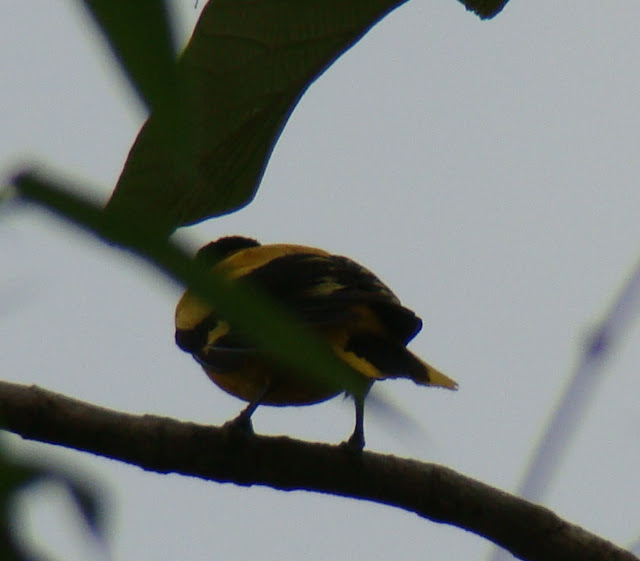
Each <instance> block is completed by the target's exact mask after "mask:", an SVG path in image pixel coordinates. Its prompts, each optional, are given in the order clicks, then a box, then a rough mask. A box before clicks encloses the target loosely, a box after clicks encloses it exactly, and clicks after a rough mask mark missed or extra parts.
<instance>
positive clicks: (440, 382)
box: [412, 353, 458, 390]
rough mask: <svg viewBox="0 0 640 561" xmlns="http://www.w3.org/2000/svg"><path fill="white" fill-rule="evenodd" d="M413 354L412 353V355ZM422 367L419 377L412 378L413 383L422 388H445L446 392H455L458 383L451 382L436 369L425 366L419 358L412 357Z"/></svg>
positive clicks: (428, 365)
mask: <svg viewBox="0 0 640 561" xmlns="http://www.w3.org/2000/svg"><path fill="white" fill-rule="evenodd" d="M412 354H413V353H412ZM413 356H414V357H415V358H416V360H417V361H418V362H419V363H420V366H421V367H422V368H421V370H422V372H421V375H420V376H413V380H414V382H416V383H417V384H421V385H424V386H438V387H440V388H447V389H448V390H457V389H458V382H456V381H455V380H452V379H451V378H449V376H447V375H446V374H443V373H442V372H440V370H438V369H437V368H434V367H433V366H431V365H430V364H427V363H426V362H425V361H424V360H422V359H421V358H419V357H417V356H415V355H413Z"/></svg>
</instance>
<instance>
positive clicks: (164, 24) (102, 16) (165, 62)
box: [82, 0, 177, 110]
mask: <svg viewBox="0 0 640 561" xmlns="http://www.w3.org/2000/svg"><path fill="white" fill-rule="evenodd" d="M82 3H83V4H84V5H85V7H86V8H87V10H88V11H89V13H90V14H91V16H92V17H93V19H94V20H95V22H96V24H97V25H98V28H99V29H100V31H101V32H102V34H103V35H104V37H105V39H106V40H107V42H108V43H109V46H110V47H111V49H112V51H113V53H114V55H115V57H116V58H117V59H118V61H119V63H120V65H121V66H122V69H123V71H124V73H125V75H126V76H127V78H128V79H129V81H130V82H131V85H132V86H133V88H134V89H135V90H136V91H137V93H138V95H139V96H140V98H141V99H142V101H143V102H144V103H145V104H146V105H147V107H148V108H149V110H151V109H152V108H154V107H162V106H165V105H172V104H173V103H174V102H175V97H176V91H175V89H176V71H175V63H176V56H177V54H176V52H175V47H174V41H173V37H172V34H171V26H170V22H169V17H168V10H167V6H166V3H165V2H164V0H136V1H135V2H131V1H130V0H82Z"/></svg>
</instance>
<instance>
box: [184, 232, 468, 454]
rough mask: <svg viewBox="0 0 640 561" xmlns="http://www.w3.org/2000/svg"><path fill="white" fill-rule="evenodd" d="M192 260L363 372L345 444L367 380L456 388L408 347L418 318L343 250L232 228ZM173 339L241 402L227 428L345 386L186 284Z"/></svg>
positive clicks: (356, 444)
mask: <svg viewBox="0 0 640 561" xmlns="http://www.w3.org/2000/svg"><path fill="white" fill-rule="evenodd" d="M195 259H196V261H198V262H200V263H203V264H204V265H205V267H206V268H207V269H209V270H212V271H214V272H217V273H220V274H222V275H223V276H224V277H226V278H227V279H228V280H230V281H231V282H234V281H237V280H240V279H241V280H242V281H243V282H244V281H246V282H249V283H254V284H255V285H256V286H257V287H259V288H260V289H262V290H263V291H264V292H265V293H266V294H267V295H269V296H271V297H272V298H273V299H274V300H275V301H276V302H277V303H279V304H280V305H281V306H282V307H283V308H284V309H286V310H288V311H289V312H291V313H292V314H293V315H294V316H295V317H296V318H297V320H298V321H300V322H301V323H302V324H303V325H305V326H307V327H309V328H310V329H311V330H312V331H313V332H315V333H316V334H317V335H318V336H319V337H321V338H322V339H323V340H324V341H325V342H326V343H328V346H329V348H330V349H331V351H332V352H333V353H334V354H335V355H336V356H337V358H338V359H340V360H341V361H343V362H344V363H345V364H347V365H348V366H349V367H351V368H352V370H354V371H355V372H356V373H357V375H358V376H360V377H361V378H362V381H363V382H364V387H365V391H364V392H362V393H361V394H360V393H359V394H357V395H356V394H355V393H354V394H353V395H352V397H353V399H354V402H355V416H356V421H355V427H354V430H353V434H352V435H351V437H350V438H349V439H348V440H347V441H346V442H345V444H346V445H347V446H348V447H349V448H352V449H355V450H362V449H363V448H364V444H365V439H364V401H365V398H366V395H367V393H368V391H369V389H370V388H371V386H372V385H373V383H374V382H376V381H378V380H384V379H388V378H407V379H410V380H413V381H414V382H415V383H416V384H418V385H424V386H436V387H442V388H447V389H450V390H456V389H457V388H458V384H457V383H456V382H455V381H454V380H453V379H451V378H449V377H448V376H446V375H445V374H443V373H442V372H441V371H439V370H437V369H436V368H434V367H433V366H431V365H430V364H428V363H426V362H425V361H423V360H422V359H421V358H419V357H418V356H416V355H415V354H414V353H413V352H411V351H410V350H409V349H408V348H407V344H408V343H409V342H410V341H411V340H412V339H413V338H414V337H415V336H416V334H417V333H418V332H419V331H420V329H421V328H422V320H421V319H420V318H419V317H418V316H417V315H416V314H415V313H414V312H413V311H411V310H410V309H409V308H406V307H404V306H403V305H402V304H401V303H400V300H399V299H398V297H397V296H396V295H395V294H394V293H393V292H392V291H391V289H390V288H389V287H388V286H387V285H386V284H384V283H383V282H382V281H381V280H380V279H379V278H378V277H377V276H376V275H375V274H374V273H372V272H371V271H370V270H369V269H367V268H365V267H364V266H362V265H360V264H358V263H356V262H355V261H353V260H352V259H350V258H348V257H343V256H341V255H334V254H331V253H329V252H327V251H325V250H323V249H319V248H315V247H308V246H305V245H296V244H283V243H276V244H264V245H262V244H260V242H258V241H257V240H255V239H253V238H248V237H244V236H237V235H236V236H225V237H222V238H220V239H218V240H216V241H213V242H210V243H208V244H206V245H205V246H203V247H202V248H201V249H200V250H199V251H198V252H197V254H196V257H195ZM175 340H176V343H177V345H178V347H180V349H182V350H183V351H185V352H187V353H190V354H191V355H192V356H193V358H194V359H195V360H196V361H197V362H198V363H199V364H200V366H201V367H202V368H203V370H204V371H205V373H206V374H207V376H208V377H209V378H210V379H211V380H212V381H213V382H214V383H215V384H216V385H218V386H219V387H220V388H221V389H222V390H224V391H226V392H227V393H229V394H231V395H233V396H235V397H237V398H240V399H242V400H244V401H246V402H248V405H247V406H246V408H245V409H244V410H243V411H242V412H241V413H240V414H239V415H238V416H237V417H236V418H235V419H234V420H233V421H231V422H230V423H229V425H230V426H231V427H234V428H242V429H243V430H245V431H248V432H253V426H252V423H251V416H252V414H253V413H254V411H255V410H256V409H257V408H258V406H260V405H271V406H288V405H311V404H314V403H319V402H322V401H325V400H327V399H330V398H332V397H335V396H336V395H339V394H340V393H343V392H345V391H346V388H344V387H336V385H335V384H332V385H328V384H326V383H325V384H320V383H318V381H317V380H314V378H312V377H311V376H309V375H308V374H305V373H300V372H295V371H293V370H292V369H291V368H290V367H287V366H283V365H282V364H281V363H279V362H278V361H277V360H276V359H275V358H274V357H272V356H270V355H269V354H268V352H267V351H265V350H262V349H259V348H256V346H255V345H254V344H253V343H252V342H251V341H250V340H249V339H248V338H247V337H245V336H243V334H242V332H241V331H240V330H238V329H236V328H234V326H233V325H232V324H231V323H230V322H229V321H228V320H227V319H226V318H224V317H222V316H221V315H220V314H219V313H217V312H216V310H215V308H214V307H213V306H211V305H210V304H209V303H207V302H204V301H203V300H202V299H201V298H199V297H198V296H197V295H195V294H194V293H193V292H192V291H191V290H186V291H185V292H184V294H183V295H182V297H181V298H180V300H179V302H178V304H177V306H176V311H175ZM338 386H339V385H338Z"/></svg>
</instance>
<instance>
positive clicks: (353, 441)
mask: <svg viewBox="0 0 640 561" xmlns="http://www.w3.org/2000/svg"><path fill="white" fill-rule="evenodd" d="M371 385H372V384H368V385H367V386H366V387H365V388H364V389H363V391H360V392H358V393H354V394H353V402H354V404H355V406H356V426H355V427H354V429H353V434H352V435H351V436H350V437H349V440H347V441H346V442H345V443H344V446H345V447H346V448H348V449H349V450H352V451H355V452H361V451H362V449H363V448H364V400H365V399H366V397H367V393H369V390H370V389H371Z"/></svg>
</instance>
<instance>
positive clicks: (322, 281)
mask: <svg viewBox="0 0 640 561" xmlns="http://www.w3.org/2000/svg"><path fill="white" fill-rule="evenodd" d="M243 278H246V279H247V280H249V281H250V282H254V283H256V284H257V285H258V286H260V287H261V288H262V289H263V290H265V291H266V292H267V293H269V294H270V295H271V296H272V297H274V298H275V299H276V300H278V301H280V302H282V304H283V305H284V306H285V307H287V308H288V309H290V310H291V311H293V312H294V313H295V314H296V315H297V316H298V317H299V318H300V319H301V320H302V321H303V322H305V323H307V324H309V325H330V324H335V323H340V322H343V321H347V320H349V319H350V317H351V316H352V314H353V313H354V312H353V306H354V305H367V306H369V307H370V309H371V310H372V311H373V312H374V313H375V314H376V316H377V317H378V319H379V320H380V321H381V323H382V324H383V325H384V326H385V328H386V329H387V331H388V332H389V334H390V335H392V336H393V337H394V338H396V339H397V340H398V341H400V342H401V343H403V344H406V343H407V342H408V341H410V340H411V339H412V338H413V337H414V336H415V335H416V333H418V331H420V329H421V327H422V321H421V320H420V318H419V317H417V316H416V315H415V314H414V313H413V312H412V311H411V310H409V309H408V308H405V307H404V306H402V305H401V304H400V301H399V300H398V298H397V297H396V295H395V294H394V293H393V292H392V291H391V289H389V287H388V286H386V285H385V284H384V283H383V282H382V281H381V280H380V279H379V278H378V277H376V276H375V275H374V274H373V273H372V272H371V271H369V270H368V269H366V268H365V267H363V266H361V265H359V264H358V263H356V262H355V261H352V260H351V259H349V258H347V257H342V256H337V255H318V254H312V253H309V254H307V253H298V254H293V255H285V256H281V257H277V258H275V259H273V260H271V261H269V262H268V263H266V264H265V265H263V266H262V267H259V268H257V269H253V270H252V271H250V272H249V273H248V274H247V275H246V276H245V277H243Z"/></svg>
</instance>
